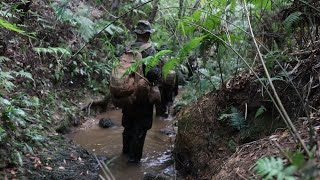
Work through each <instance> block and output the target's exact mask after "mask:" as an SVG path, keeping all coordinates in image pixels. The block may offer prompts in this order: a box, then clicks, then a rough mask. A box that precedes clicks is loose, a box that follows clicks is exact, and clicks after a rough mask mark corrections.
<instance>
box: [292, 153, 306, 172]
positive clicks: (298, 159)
mask: <svg viewBox="0 0 320 180" xmlns="http://www.w3.org/2000/svg"><path fill="white" fill-rule="evenodd" d="M304 163H305V159H304V155H303V154H302V153H301V152H297V153H294V155H293V157H292V164H293V165H295V166H296V167H298V168H300V167H302V166H303V165H304Z"/></svg>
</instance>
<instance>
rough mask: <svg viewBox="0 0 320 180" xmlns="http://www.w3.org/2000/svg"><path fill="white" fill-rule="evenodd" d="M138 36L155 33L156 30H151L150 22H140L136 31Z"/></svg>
mask: <svg viewBox="0 0 320 180" xmlns="http://www.w3.org/2000/svg"><path fill="white" fill-rule="evenodd" d="M134 32H135V33H137V34H144V33H147V32H149V33H153V32H154V29H152V28H151V24H150V23H149V21H144V20H140V21H139V22H138V24H137V26H136V28H135V30H134Z"/></svg>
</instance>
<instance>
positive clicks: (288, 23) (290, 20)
mask: <svg viewBox="0 0 320 180" xmlns="http://www.w3.org/2000/svg"><path fill="white" fill-rule="evenodd" d="M301 15H302V12H300V11H296V12H294V13H292V14H290V15H289V16H288V17H287V18H286V19H285V20H284V21H283V25H284V27H285V28H286V30H287V31H291V30H292V26H293V24H295V23H296V22H298V21H299V20H300V16H301Z"/></svg>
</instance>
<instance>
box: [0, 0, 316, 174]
mask: <svg viewBox="0 0 320 180" xmlns="http://www.w3.org/2000/svg"><path fill="white" fill-rule="evenodd" d="M244 2H246V3H247V5H248V8H249V10H248V11H246V8H245V4H246V3H244ZM25 5H26V4H24V3H23V1H19V0H16V1H9V0H4V1H2V2H1V4H0V28H1V29H0V96H1V97H0V111H1V117H0V145H1V146H0V155H1V156H0V170H2V169H4V168H13V167H21V168H23V167H27V166H26V165H25V164H24V162H26V159H28V158H27V155H29V154H37V152H39V151H41V150H43V149H44V148H45V147H46V146H47V145H48V141H50V139H52V136H55V135H56V131H57V132H64V133H66V132H68V128H67V127H68V126H70V125H71V124H75V125H78V124H80V123H81V122H82V119H83V116H84V115H83V112H80V110H79V109H81V108H82V107H80V106H79V102H82V101H85V100H86V98H83V97H86V96H87V95H88V97H90V96H91V95H92V94H100V95H101V94H102V95H107V94H108V91H107V89H108V88H107V87H108V76H109V73H110V70H111V68H112V66H113V64H114V62H115V60H116V59H117V56H119V55H120V54H121V53H122V51H123V49H124V47H125V45H126V44H128V43H129V42H130V41H132V40H133V37H134V36H133V34H132V33H131V32H132V30H133V28H134V24H135V23H136V22H137V21H138V20H139V19H148V20H149V21H150V22H153V26H154V28H155V29H156V33H155V34H153V36H152V40H153V42H154V45H155V47H156V48H157V49H158V50H159V51H160V52H159V53H158V54H157V55H156V56H154V57H151V58H148V59H144V63H145V64H147V67H148V68H149V67H150V66H153V65H155V64H156V62H158V61H159V60H160V59H161V58H168V59H169V61H168V62H167V63H166V64H165V66H164V68H163V72H164V74H166V73H167V72H168V71H169V70H170V69H174V70H176V72H177V74H178V75H179V80H180V83H181V84H184V85H185V89H186V93H185V96H184V97H183V100H182V101H180V102H178V103H177V105H176V107H177V109H178V108H180V107H183V106H186V105H188V104H190V103H191V102H194V104H192V106H196V107H199V108H198V109H197V108H196V111H197V113H195V114H197V115H199V116H198V117H201V119H199V118H197V119H198V120H202V121H201V122H198V121H194V119H196V118H191V117H189V118H186V117H187V116H184V114H183V113H186V114H188V113H190V112H186V111H182V112H183V113H182V114H183V115H181V114H180V115H179V116H180V117H182V119H180V120H179V122H178V124H179V134H178V141H177V145H178V147H182V150H184V148H186V147H188V146H191V147H190V148H189V149H191V150H188V151H186V152H184V154H183V155H182V156H186V157H182V159H183V160H186V161H183V164H185V165H187V168H186V169H187V171H189V170H191V172H192V175H194V176H198V177H201V176H202V177H207V178H210V177H209V176H212V175H213V174H214V173H217V172H218V170H219V169H220V168H221V166H220V165H219V166H218V167H214V168H212V169H210V170H209V171H210V172H209V173H207V171H206V170H208V169H207V168H208V167H211V166H212V165H214V166H216V164H212V163H216V162H218V161H219V163H220V162H222V161H223V160H225V159H226V158H227V157H228V156H229V155H230V154H231V153H232V152H234V151H235V150H236V149H237V147H238V145H240V144H243V143H247V142H251V141H254V140H257V139H259V138H262V137H265V136H268V135H270V134H271V133H273V131H274V130H275V129H276V128H279V127H287V126H286V124H288V118H283V119H285V120H286V121H285V122H286V123H285V122H283V121H282V120H281V118H279V117H281V116H284V112H282V111H280V113H277V112H278V110H277V108H279V106H281V103H279V102H277V101H276V100H272V99H271V98H270V96H268V95H267V90H268V91H272V88H271V87H272V84H273V83H274V84H275V86H276V91H277V92H278V94H279V96H280V99H281V100H282V101H283V104H284V105H285V108H286V109H287V110H288V112H289V115H290V118H291V119H292V120H293V121H294V122H297V121H296V120H297V119H299V117H301V116H306V118H307V119H308V118H309V119H310V117H309V115H310V114H316V113H317V112H318V111H319V95H318V93H319V92H318V91H316V88H317V83H320V82H318V81H319V78H318V77H319V73H318V66H319V64H318V63H317V62H318V61H319V60H318V56H317V55H318V54H319V48H318V47H319V18H320V13H319V2H318V1H315V0H307V1H302V0H275V1H271V0H249V1H237V0H222V1H214V0H205V1H200V0H196V1H191V0H179V1H170V2H168V1H165V0H154V1H144V0H143V1H116V0H115V1H112V2H109V1H108V2H104V1H79V0H70V1H68V0H62V1H58V0H57V1H49V0H46V1H33V2H32V3H31V4H29V5H30V6H25ZM25 8H27V10H25ZM249 20H250V21H249ZM249 22H250V23H251V24H249ZM250 28H252V29H253V33H250ZM253 34H254V35H255V38H254V40H256V41H257V43H258V44H255V41H254V40H253ZM257 48H258V49H259V50H260V51H261V52H259V51H257ZM161 50H162V51H161ZM260 60H261V61H262V62H264V64H265V65H266V66H265V67H266V68H265V71H267V72H270V74H271V78H269V79H268V77H267V76H266V75H265V71H263V70H262V62H261V61H260ZM309 62H310V64H308V63H309ZM299 65H301V66H299ZM303 67H306V68H303ZM248 69H250V70H248ZM131 70H134V67H133V68H132V69H131ZM308 71H312V73H310V72H308ZM253 72H256V74H257V76H258V77H256V76H255V75H254V73H253ZM297 72H298V74H295V73H297ZM232 77H234V78H232ZM297 80H300V81H297ZM263 86H266V87H267V88H264V87H263ZM295 88H296V89H297V90H298V93H300V97H299V96H293V95H292V96H291V94H297V92H296V90H295ZM207 93H209V94H208V95H207V96H203V95H205V94H207ZM215 93H216V94H215ZM219 93H220V94H219ZM287 94H290V96H287ZM274 95H275V94H274V93H271V97H275V96H274ZM242 96H243V97H242ZM310 97H312V98H311V99H310ZM105 99H106V100H107V99H108V98H105ZM199 99H202V100H200V101H198V100H199ZM301 100H302V101H301ZM203 101H206V103H204V105H202V104H201V102H203ZM208 101H209V102H208ZM199 103H200V104H199ZM207 103H209V104H207ZM212 103H215V104H212ZM306 107H307V108H306ZM187 109H188V108H187ZM193 109H194V108H193ZM189 110H190V109H189ZM190 111H191V110H190ZM191 112H192V111H191ZM266 112H267V113H266ZM271 112H272V113H271ZM198 113H200V114H198ZM266 114H268V115H266ZM279 115H280V116H279ZM185 119H187V120H185ZM257 119H258V120H257ZM270 119H272V120H271V121H272V123H271V122H270V121H269V120H270ZM189 121H190V122H189ZM198 123H199V124H198ZM298 123H299V121H298ZM308 123H309V124H310V126H309V129H313V127H312V126H314V125H315V124H314V123H312V122H310V121H308ZM189 125H190V127H193V126H194V127H195V128H194V129H199V128H204V129H205V130H203V131H197V133H198V134H197V136H195V137H199V138H194V139H193V140H194V141H197V143H200V142H203V143H205V144H206V143H207V145H208V149H207V150H208V152H207V150H205V149H206V148H203V146H201V145H199V146H197V147H199V148H200V150H199V149H198V150H196V152H200V157H197V155H199V154H197V155H194V154H192V151H193V150H194V149H192V148H194V147H195V144H192V141H188V138H187V139H186V141H179V136H184V134H183V133H185V132H186V131H185V130H187V129H188V127H189ZM181 127H182V128H181ZM213 127H215V128H213ZM217 127H219V128H217ZM266 127H268V128H266ZM289 129H291V130H292V129H293V128H292V127H290V126H289ZM216 131H218V133H217V134H216ZM181 133H182V134H181ZM311 133H312V132H311ZM313 133H314V132H313ZM190 135H192V133H189V134H187V136H190ZM313 136H314V135H313ZM226 137H228V139H227V141H224V140H226V139H225V138H226ZM295 139H297V135H295ZM311 139H312V138H311ZM313 140H314V141H316V139H313ZM311 144H312V143H311ZM300 145H301V146H303V143H302V144H301V143H299V146H300ZM307 148H308V149H309V151H310V152H308V149H305V148H301V149H304V151H307V152H305V153H306V156H305V157H306V159H311V158H310V153H312V154H314V151H312V148H313V146H308V147H307ZM297 149H298V148H297ZM180 150H181V149H180ZM202 150H204V151H202ZM202 152H205V153H203V154H201V153H202ZM217 152H219V153H218V155H219V157H211V155H212V154H216V153H217ZM178 153H179V151H178ZM304 155H305V154H304ZM190 159H191V160H190ZM208 159H211V161H212V162H209V163H208V161H203V162H202V160H208ZM217 159H218V161H216V160H217ZM271 160H272V159H271ZM271 160H270V161H268V160H265V161H262V162H264V163H265V164H267V165H268V163H269V164H271V166H272V165H274V164H277V165H279V164H281V163H279V160H277V161H272V162H271ZM193 161H199V164H201V165H200V166H199V168H194V165H192V163H193ZM260 162H261V161H260ZM219 163H218V164H219ZM290 163H291V164H293V163H292V162H290ZM290 163H289V164H290ZM259 164H260V165H261V164H263V163H259ZM287 164H288V163H287ZM189 165H190V166H189ZM203 166H205V167H203ZM272 167H273V166H272ZM184 168H185V167H182V168H181V169H179V170H181V171H183V169H184ZM276 168H277V166H276ZM204 169H205V170H204ZM199 170H200V171H202V170H203V173H201V172H199ZM260 170H261V169H260ZM271 170H272V168H271ZM271 170H270V171H271ZM283 170H284V171H285V168H283ZM14 172H15V171H14ZM258 172H260V174H261V175H262V176H265V177H271V178H272V177H277V175H279V174H281V173H278V174H271V175H270V174H268V172H269V171H258ZM295 172H297V171H295ZM269 173H270V172H269ZM14 174H15V173H13V175H14ZM297 174H298V172H297ZM207 175H209V176H207ZM291 176H292V173H291V174H289V175H288V178H289V177H291Z"/></svg>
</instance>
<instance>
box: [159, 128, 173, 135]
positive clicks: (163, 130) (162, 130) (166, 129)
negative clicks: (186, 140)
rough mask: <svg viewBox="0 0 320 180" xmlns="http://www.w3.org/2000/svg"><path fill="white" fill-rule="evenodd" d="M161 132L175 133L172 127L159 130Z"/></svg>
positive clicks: (166, 133)
mask: <svg viewBox="0 0 320 180" xmlns="http://www.w3.org/2000/svg"><path fill="white" fill-rule="evenodd" d="M160 132H161V133H163V134H165V135H175V134H176V131H175V130H174V128H173V127H166V128H163V129H161V130H160Z"/></svg>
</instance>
